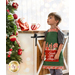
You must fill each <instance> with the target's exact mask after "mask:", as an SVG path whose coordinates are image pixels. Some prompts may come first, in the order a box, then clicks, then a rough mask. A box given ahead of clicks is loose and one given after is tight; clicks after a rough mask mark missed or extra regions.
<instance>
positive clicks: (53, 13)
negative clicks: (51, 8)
mask: <svg viewBox="0 0 75 75" xmlns="http://www.w3.org/2000/svg"><path fill="white" fill-rule="evenodd" d="M50 16H54V18H55V20H58V23H57V25H58V24H59V23H60V22H61V17H60V16H59V15H58V14H56V12H52V13H50V14H49V15H48V17H50ZM57 25H56V26H57Z"/></svg>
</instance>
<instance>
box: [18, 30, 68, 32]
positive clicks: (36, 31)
mask: <svg viewBox="0 0 75 75" xmlns="http://www.w3.org/2000/svg"><path fill="white" fill-rule="evenodd" d="M18 32H19V33H45V32H46V30H41V31H40V30H28V31H18ZM62 32H64V33H67V32H69V30H62Z"/></svg>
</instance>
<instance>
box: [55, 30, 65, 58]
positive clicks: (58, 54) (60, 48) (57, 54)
mask: <svg viewBox="0 0 75 75" xmlns="http://www.w3.org/2000/svg"><path fill="white" fill-rule="evenodd" d="M58 43H59V47H58V51H57V53H56V55H55V57H54V59H59V56H60V53H61V50H62V47H63V45H64V33H62V32H61V31H60V30H59V31H58Z"/></svg>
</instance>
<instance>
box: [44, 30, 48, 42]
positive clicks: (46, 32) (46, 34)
mask: <svg viewBox="0 0 75 75" xmlns="http://www.w3.org/2000/svg"><path fill="white" fill-rule="evenodd" d="M47 32H48V30H47V31H46V32H45V37H44V41H46V35H47Z"/></svg>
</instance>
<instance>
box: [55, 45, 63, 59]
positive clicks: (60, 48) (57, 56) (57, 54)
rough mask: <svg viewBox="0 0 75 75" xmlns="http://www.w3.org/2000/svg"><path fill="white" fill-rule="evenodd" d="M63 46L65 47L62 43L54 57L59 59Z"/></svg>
mask: <svg viewBox="0 0 75 75" xmlns="http://www.w3.org/2000/svg"><path fill="white" fill-rule="evenodd" d="M62 47H63V44H60V45H59V48H58V51H57V53H56V55H55V57H54V59H59V55H60V52H61V50H62Z"/></svg>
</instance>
